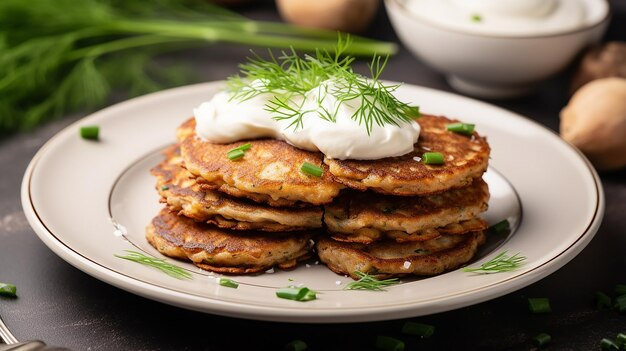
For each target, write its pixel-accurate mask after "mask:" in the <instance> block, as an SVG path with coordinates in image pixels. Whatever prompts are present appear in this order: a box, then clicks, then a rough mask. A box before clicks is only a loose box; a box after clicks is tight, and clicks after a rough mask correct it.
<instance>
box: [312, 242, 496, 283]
mask: <svg viewBox="0 0 626 351" xmlns="http://www.w3.org/2000/svg"><path fill="white" fill-rule="evenodd" d="M484 242H485V235H484V233H483V232H482V231H479V232H472V233H468V234H465V235H442V236H439V237H437V238H435V239H431V240H427V241H412V242H405V243H397V242H395V241H380V242H376V243H372V244H368V245H366V244H360V243H346V242H339V241H335V240H333V239H331V238H328V237H320V238H319V240H318V242H317V244H316V249H317V253H318V255H319V257H320V260H321V261H322V262H324V263H325V264H326V265H327V266H328V268H330V269H331V270H332V271H333V272H335V273H338V274H347V275H349V276H351V277H352V278H353V279H358V276H357V275H356V274H355V272H356V271H359V272H363V273H369V274H371V275H374V276H376V277H377V278H379V279H383V278H389V277H400V276H405V275H409V274H413V275H419V276H431V275H436V274H440V273H443V272H445V271H449V270H452V269H455V268H458V267H459V266H461V265H462V264H464V263H466V262H468V261H469V260H471V259H472V257H474V255H475V254H476V251H477V249H478V247H479V246H480V245H481V244H483V243H484Z"/></svg>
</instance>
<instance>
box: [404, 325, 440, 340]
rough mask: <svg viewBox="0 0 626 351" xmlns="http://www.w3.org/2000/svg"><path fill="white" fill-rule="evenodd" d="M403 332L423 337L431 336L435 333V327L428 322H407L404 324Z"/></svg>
mask: <svg viewBox="0 0 626 351" xmlns="http://www.w3.org/2000/svg"><path fill="white" fill-rule="evenodd" d="M402 333H403V334H408V335H415V336H419V337H421V338H429V337H431V336H432V335H433V334H434V333H435V327H434V326H432V325H428V324H422V323H416V322H406V323H404V325H403V326H402Z"/></svg>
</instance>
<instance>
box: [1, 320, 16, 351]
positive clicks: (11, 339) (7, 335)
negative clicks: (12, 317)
mask: <svg viewBox="0 0 626 351" xmlns="http://www.w3.org/2000/svg"><path fill="white" fill-rule="evenodd" d="M0 339H2V340H4V342H5V343H7V344H8V345H11V344H17V339H16V338H15V336H13V334H11V332H10V331H9V328H7V326H6V324H4V322H3V321H2V317H0Z"/></svg>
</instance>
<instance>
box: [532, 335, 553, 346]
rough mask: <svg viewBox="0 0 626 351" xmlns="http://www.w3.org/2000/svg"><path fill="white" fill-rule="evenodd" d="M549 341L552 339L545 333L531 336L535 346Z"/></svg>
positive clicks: (543, 344)
mask: <svg viewBox="0 0 626 351" xmlns="http://www.w3.org/2000/svg"><path fill="white" fill-rule="evenodd" d="M550 341H552V337H551V336H550V335H549V334H546V333H540V334H537V335H536V336H535V337H534V338H533V344H535V346H537V347H543V346H545V345H547V344H548V343H550Z"/></svg>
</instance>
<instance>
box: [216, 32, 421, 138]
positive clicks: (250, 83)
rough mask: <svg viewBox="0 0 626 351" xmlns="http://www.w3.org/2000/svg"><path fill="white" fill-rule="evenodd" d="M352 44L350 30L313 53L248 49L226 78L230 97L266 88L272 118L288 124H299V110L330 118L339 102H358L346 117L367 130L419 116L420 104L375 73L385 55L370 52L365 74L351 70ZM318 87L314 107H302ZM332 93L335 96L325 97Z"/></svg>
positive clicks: (250, 95)
mask: <svg viewBox="0 0 626 351" xmlns="http://www.w3.org/2000/svg"><path fill="white" fill-rule="evenodd" d="M351 45H352V40H351V39H350V37H349V36H346V37H345V38H344V37H342V36H339V40H338V42H337V47H336V48H335V50H334V51H333V52H329V51H328V50H321V49H318V50H316V52H315V54H314V55H304V56H302V57H301V56H300V55H298V53H297V52H296V51H295V50H293V49H292V50H291V51H289V52H285V51H283V52H282V54H281V56H279V57H276V56H274V55H273V54H272V53H271V51H270V52H269V58H268V59H263V58H261V57H260V56H259V55H257V54H255V53H253V56H252V57H251V58H249V59H248V62H247V63H245V64H242V65H240V66H239V68H240V74H238V75H234V76H231V77H229V78H228V80H227V90H228V91H229V92H230V93H231V94H232V96H231V100H234V101H246V100H249V99H252V98H254V97H256V96H258V95H261V94H270V96H271V97H270V100H269V101H268V102H267V103H266V106H265V110H266V111H268V112H270V113H271V114H272V118H274V119H275V120H277V121H283V120H287V121H290V123H289V125H288V128H291V127H293V128H295V129H298V128H302V127H303V125H304V123H303V119H304V116H305V115H307V114H310V113H316V114H317V117H319V118H322V119H324V120H327V121H329V122H335V120H336V116H337V113H338V111H339V109H340V108H341V107H342V106H343V105H358V106H359V107H358V108H357V109H356V111H355V112H354V114H353V115H352V116H351V118H352V119H353V120H355V121H357V122H358V123H359V125H363V126H365V128H366V130H367V133H368V134H370V133H371V132H372V128H373V127H374V124H376V125H378V126H381V127H382V126H384V125H386V124H392V125H396V126H398V125H400V123H402V122H409V121H411V120H413V119H415V118H416V117H418V116H419V108H418V107H417V106H411V105H409V104H407V103H404V102H402V101H400V100H398V99H397V98H396V97H395V96H394V95H393V92H395V91H396V90H397V89H398V88H399V85H397V84H395V85H394V84H392V85H389V84H385V83H383V82H381V80H380V76H381V74H382V72H383V71H384V69H385V67H386V65H387V61H388V59H389V56H388V55H387V56H385V57H384V58H383V57H382V56H379V55H374V56H373V58H372V62H371V63H370V64H369V68H370V77H365V76H363V75H360V74H358V73H356V72H354V71H353V70H352V66H351V65H352V63H353V62H354V60H355V58H354V57H351V56H347V55H346V52H347V51H348V49H349V48H350V46H351ZM313 89H318V90H317V99H316V101H315V104H314V108H312V109H311V108H309V109H306V108H304V106H305V104H306V102H307V99H308V98H309V94H310V93H311V91H313ZM331 98H332V99H334V100H335V101H336V102H333V101H329V100H331Z"/></svg>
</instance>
